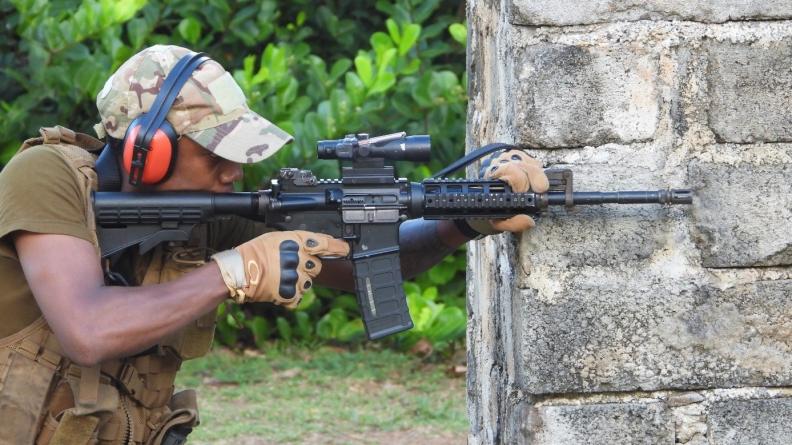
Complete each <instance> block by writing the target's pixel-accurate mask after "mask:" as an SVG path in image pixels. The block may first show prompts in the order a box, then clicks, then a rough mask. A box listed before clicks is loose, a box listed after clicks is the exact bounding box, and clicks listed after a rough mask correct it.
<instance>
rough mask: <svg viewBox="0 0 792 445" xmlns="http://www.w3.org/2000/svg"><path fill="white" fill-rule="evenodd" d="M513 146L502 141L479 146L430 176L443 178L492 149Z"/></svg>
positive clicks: (492, 150)
mask: <svg viewBox="0 0 792 445" xmlns="http://www.w3.org/2000/svg"><path fill="white" fill-rule="evenodd" d="M513 148H517V147H515V146H514V145H511V144H502V143H495V144H489V145H485V146H483V147H481V148H477V149H475V150H473V151H471V152H470V153H468V154H467V155H465V156H464V157H461V158H459V159H457V160H456V161H454V162H452V163H451V165H449V166H448V167H446V168H444V169H442V170H440V171H439V172H437V173H435V174H434V175H432V178H445V177H448V175H450V174H451V173H454V172H455V171H457V170H459V169H460V168H462V167H466V166H468V165H469V164H472V163H473V162H476V161H477V160H479V159H481V158H483V157H484V156H486V155H488V154H490V153H492V152H494V151H498V150H511V149H513Z"/></svg>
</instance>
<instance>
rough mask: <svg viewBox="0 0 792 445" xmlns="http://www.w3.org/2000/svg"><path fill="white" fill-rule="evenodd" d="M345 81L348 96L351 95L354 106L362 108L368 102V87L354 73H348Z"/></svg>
mask: <svg viewBox="0 0 792 445" xmlns="http://www.w3.org/2000/svg"><path fill="white" fill-rule="evenodd" d="M345 81H346V83H345V89H346V92H347V95H349V98H350V99H351V100H352V103H353V104H355V105H357V106H360V105H361V104H362V103H363V101H364V100H366V85H365V84H363V81H362V80H360V77H358V76H357V74H355V73H352V72H347V73H346V78H345Z"/></svg>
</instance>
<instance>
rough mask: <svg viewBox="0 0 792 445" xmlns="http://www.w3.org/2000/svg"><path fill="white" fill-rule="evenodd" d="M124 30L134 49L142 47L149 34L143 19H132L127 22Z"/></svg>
mask: <svg viewBox="0 0 792 445" xmlns="http://www.w3.org/2000/svg"><path fill="white" fill-rule="evenodd" d="M126 28H127V35H128V36H129V43H131V44H132V47H133V48H135V49H138V48H140V47H142V46H143V41H144V40H145V39H146V35H148V32H149V29H148V23H147V22H146V21H145V20H144V19H132V20H130V21H129V22H127V24H126Z"/></svg>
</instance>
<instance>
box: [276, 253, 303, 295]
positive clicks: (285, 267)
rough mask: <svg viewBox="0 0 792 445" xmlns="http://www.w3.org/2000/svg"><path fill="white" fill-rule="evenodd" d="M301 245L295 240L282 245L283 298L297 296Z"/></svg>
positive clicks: (280, 289)
mask: <svg viewBox="0 0 792 445" xmlns="http://www.w3.org/2000/svg"><path fill="white" fill-rule="evenodd" d="M299 251H300V245H299V244H298V243H297V242H296V241H294V240H285V241H282V242H281V243H280V272H281V273H280V285H279V286H278V293H279V294H280V296H281V297H283V298H287V299H291V298H294V297H295V296H296V295H297V279H298V278H299V277H298V274H297V266H298V265H299V264H300V256H299Z"/></svg>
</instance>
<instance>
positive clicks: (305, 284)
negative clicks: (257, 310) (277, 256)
mask: <svg viewBox="0 0 792 445" xmlns="http://www.w3.org/2000/svg"><path fill="white" fill-rule="evenodd" d="M311 286H313V280H312V279H311V277H310V276H308V274H306V273H305V272H302V271H297V278H296V279H295V280H294V281H293V284H291V285H290V286H288V289H284V286H283V282H281V289H280V291H281V292H282V293H280V294H279V295H278V297H279V298H278V299H277V300H276V301H275V304H277V305H279V306H283V307H285V308H287V309H294V308H296V307H297V305H299V304H300V301H301V300H302V296H303V292H305V291H306V290H307V289H310V288H311ZM284 291H285V292H284Z"/></svg>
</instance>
